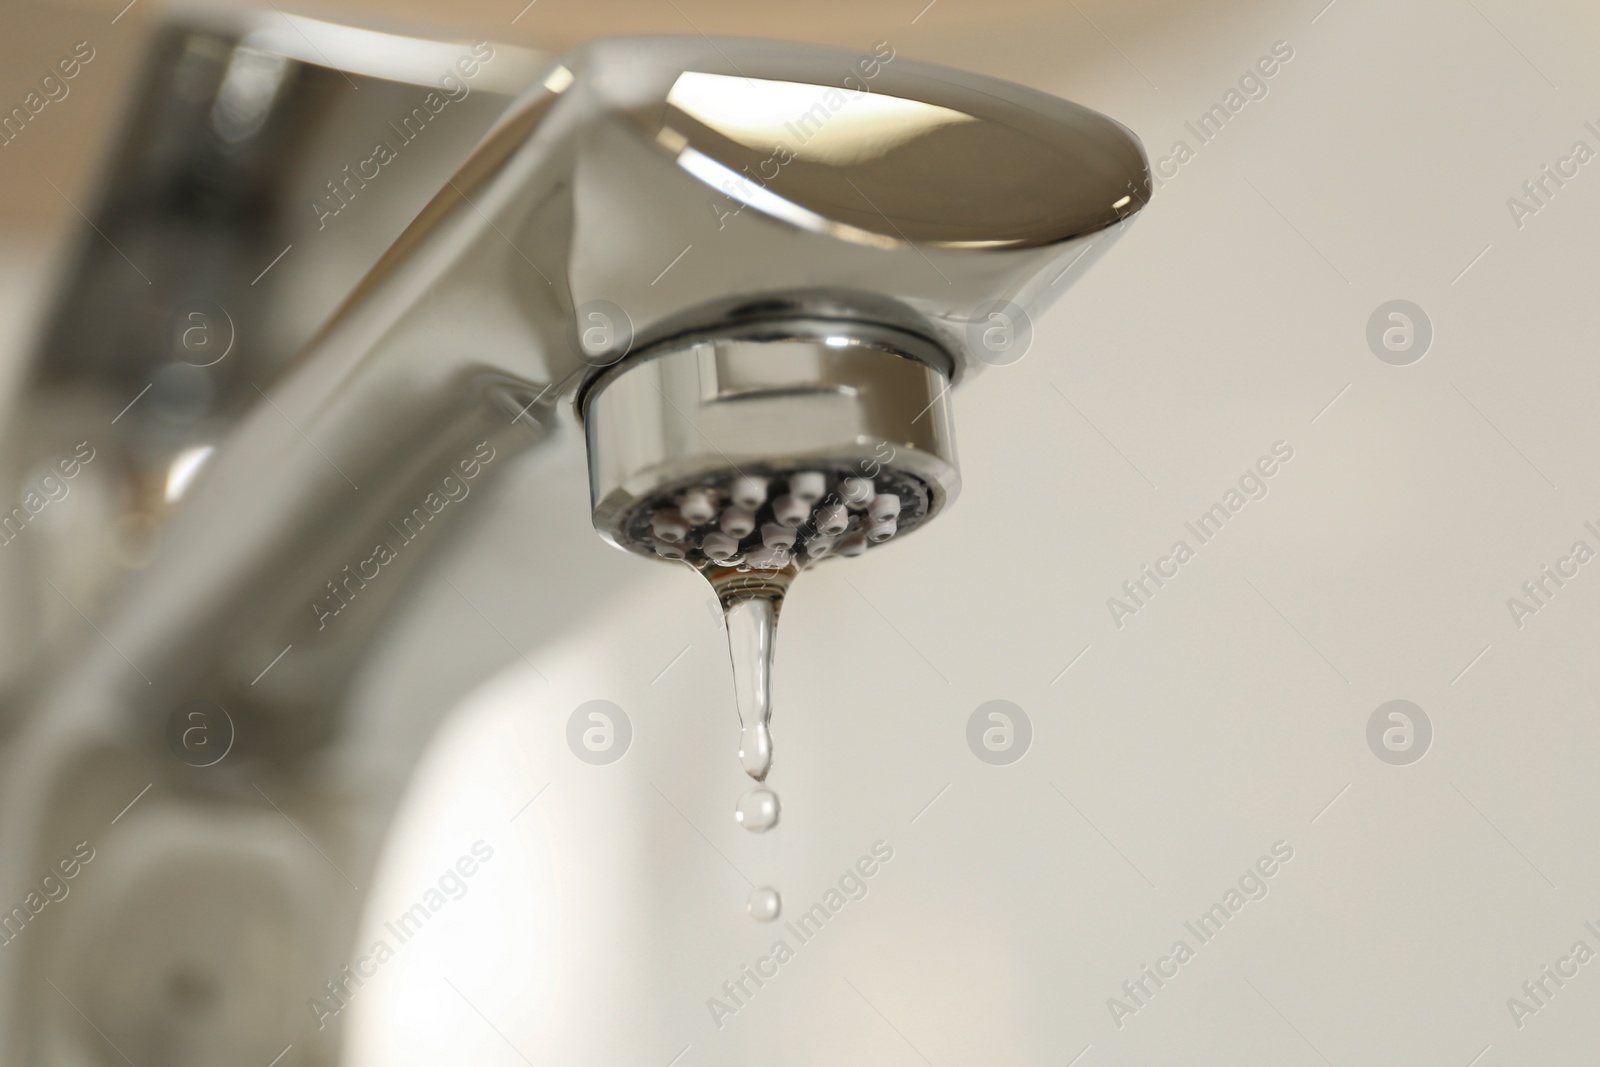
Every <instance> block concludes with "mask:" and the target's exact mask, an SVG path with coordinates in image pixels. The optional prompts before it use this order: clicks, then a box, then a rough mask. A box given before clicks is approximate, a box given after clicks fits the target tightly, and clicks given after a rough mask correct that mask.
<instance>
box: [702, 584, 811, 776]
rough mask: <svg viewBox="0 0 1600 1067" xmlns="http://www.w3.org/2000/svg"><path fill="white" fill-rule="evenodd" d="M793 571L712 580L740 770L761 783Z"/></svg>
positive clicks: (767, 766)
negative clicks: (722, 625)
mask: <svg viewBox="0 0 1600 1067" xmlns="http://www.w3.org/2000/svg"><path fill="white" fill-rule="evenodd" d="M793 578H794V566H793V564H790V565H789V566H787V567H785V568H784V569H783V570H780V571H775V572H771V573H757V572H752V573H750V574H748V575H739V574H725V575H723V576H722V577H721V580H713V582H712V585H713V587H714V588H716V590H717V595H718V598H719V599H720V600H721V602H722V612H723V618H724V620H725V621H726V623H727V630H728V656H729V658H730V660H731V661H732V663H733V695H734V700H735V702H736V703H737V704H738V707H739V726H740V730H739V764H740V766H742V767H743V768H744V771H745V773H746V774H748V775H749V776H750V777H752V778H754V779H755V780H756V781H758V782H762V781H765V780H766V777H767V773H768V772H769V771H771V770H772V732H771V728H770V723H771V721H772V656H773V649H774V642H775V641H776V639H777V635H778V611H779V609H780V608H781V607H782V606H783V594H784V593H785V592H786V591H787V589H788V586H789V583H790V582H791V581H792V580H793Z"/></svg>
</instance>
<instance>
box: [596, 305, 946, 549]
mask: <svg viewBox="0 0 1600 1067" xmlns="http://www.w3.org/2000/svg"><path fill="white" fill-rule="evenodd" d="M750 332H753V331H751V330H749V329H748V328H747V330H746V331H745V333H746V336H741V335H737V334H736V335H734V336H731V337H718V338H705V339H701V340H699V341H697V342H694V343H691V344H688V345H685V346H683V347H677V346H676V345H671V346H667V347H668V349H669V350H668V351H665V352H661V353H641V354H640V355H639V356H638V358H636V359H631V360H628V361H627V362H626V363H624V364H623V365H622V366H621V367H620V368H619V369H618V371H616V372H613V373H612V374H611V375H609V376H607V378H605V379H602V380H601V381H600V382H599V383H598V384H597V385H596V386H595V387H594V389H593V390H592V391H591V392H590V394H589V397H588V400H587V402H586V403H585V406H584V423H585V426H586V429H587V434H588V446H589V470H590V484H591V495H592V499H593V501H594V523H595V529H597V530H598V531H600V533H601V535H602V536H604V537H605V538H606V539H607V540H609V541H611V542H612V543H613V544H616V545H617V546H618V547H623V548H631V549H634V550H635V551H645V552H648V551H650V548H649V545H648V542H647V541H646V540H645V539H644V538H643V537H642V536H641V535H640V533H639V531H638V530H637V529H636V528H635V527H636V526H637V522H638V519H639V517H640V514H639V513H640V512H641V511H642V510H644V509H647V508H648V507H649V506H650V504H651V503H652V501H656V500H660V499H661V498H663V497H665V496H671V495H674V494H677V493H680V492H682V491H683V490H685V489H688V488H691V487H693V486H695V485H698V484H701V483H702V482H706V481H708V480H721V481H726V480H727V479H728V478H729V477H732V476H734V475H747V476H752V477H760V478H763V479H770V478H773V477H779V476H782V475H784V474H787V473H788V472H792V471H803V470H817V469H826V470H832V471H841V472H843V474H844V475H845V476H850V475H855V476H858V477H859V476H867V475H870V476H874V477H876V476H877V475H878V474H880V473H881V472H882V471H883V470H885V469H893V470H897V471H901V472H904V473H906V474H908V475H911V476H912V477H914V478H915V479H916V481H917V482H918V483H919V485H920V486H921V488H922V492H923V494H925V501H926V502H925V503H923V504H922V505H921V506H920V507H919V508H917V509H916V514H915V515H913V514H912V512H911V511H910V510H909V509H908V511H907V512H906V513H905V514H904V516H903V517H902V519H901V521H900V531H901V532H909V531H910V530H911V529H914V528H915V527H916V526H917V525H920V524H921V523H922V522H923V521H926V520H927V519H931V518H932V517H933V516H935V515H937V514H938V513H939V511H940V510H941V509H943V508H944V507H946V506H947V505H949V504H950V503H951V502H953V501H954V500H955V497H956V495H957V494H958V493H959V491H960V474H959V471H958V468H957V463H956V451H955V438H954V430H953V427H952V424H951V411H950V403H949V399H948V393H949V380H948V379H947V378H945V376H944V375H943V374H942V373H940V372H939V371H938V370H936V369H935V368H934V367H932V366H929V365H928V364H927V363H924V362H921V361H920V360H917V359H915V358H913V357H911V356H909V355H906V354H904V353H903V352H902V351H901V350H898V349H897V348H896V347H894V343H895V341H896V340H899V341H900V342H901V344H902V345H904V346H905V347H908V348H915V347H916V346H915V344H914V342H912V339H910V338H906V337H904V336H903V335H901V336H899V337H897V335H896V334H895V332H894V331H889V330H884V329H882V328H877V329H873V328H870V327H867V326H864V325H861V326H857V325H855V324H848V323H831V324H826V325H824V324H823V323H818V322H804V323H783V322H779V323H772V324H768V325H767V327H766V328H765V330H764V331H763V332H762V333H761V334H760V335H759V336H758V337H756V338H752V337H749V336H747V335H748V333H750ZM919 495H921V494H919Z"/></svg>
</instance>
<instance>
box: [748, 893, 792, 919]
mask: <svg viewBox="0 0 1600 1067" xmlns="http://www.w3.org/2000/svg"><path fill="white" fill-rule="evenodd" d="M745 907H746V908H748V909H749V911H750V917H751V918H752V919H754V920H755V921H756V922H758V923H769V922H772V921H773V920H774V919H776V918H777V917H778V913H779V912H781V911H782V910H783V898H782V897H780V896H779V895H778V891H777V890H776V889H773V888H772V887H771V886H766V885H758V886H756V887H755V888H754V889H752V890H750V900H749V903H747V904H746V905H745Z"/></svg>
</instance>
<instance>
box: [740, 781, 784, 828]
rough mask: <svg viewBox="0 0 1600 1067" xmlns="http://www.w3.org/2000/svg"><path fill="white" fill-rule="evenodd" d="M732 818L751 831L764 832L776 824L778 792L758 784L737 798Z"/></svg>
mask: <svg viewBox="0 0 1600 1067" xmlns="http://www.w3.org/2000/svg"><path fill="white" fill-rule="evenodd" d="M733 818H734V821H736V822H737V823H738V824H739V825H740V826H742V827H744V828H745V829H746V830H749V831H751V832H752V833H758V834H759V833H765V832H766V831H768V830H770V829H772V828H773V827H774V826H776V825H778V794H776V793H774V792H773V791H772V790H770V789H768V788H767V787H766V786H764V785H758V786H756V787H755V788H754V789H752V790H750V791H749V792H747V793H745V795H744V796H742V797H740V798H739V803H738V806H736V807H735V808H734V809H733Z"/></svg>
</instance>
